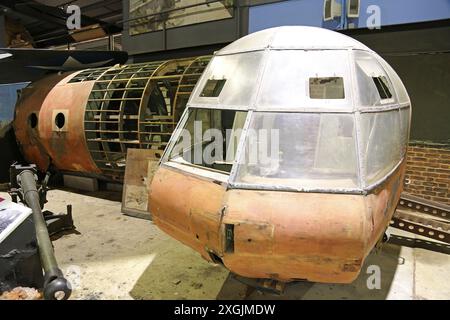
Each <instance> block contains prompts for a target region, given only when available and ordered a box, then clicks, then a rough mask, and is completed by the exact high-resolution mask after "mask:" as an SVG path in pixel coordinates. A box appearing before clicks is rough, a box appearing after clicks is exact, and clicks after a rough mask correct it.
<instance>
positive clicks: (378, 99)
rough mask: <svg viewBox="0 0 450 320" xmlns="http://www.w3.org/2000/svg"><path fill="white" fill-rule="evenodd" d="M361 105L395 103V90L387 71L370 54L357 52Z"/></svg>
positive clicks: (357, 78)
mask: <svg viewBox="0 0 450 320" xmlns="http://www.w3.org/2000/svg"><path fill="white" fill-rule="evenodd" d="M354 54H355V61H356V80H357V85H358V95H359V105H360V106H363V107H371V106H380V105H384V104H387V103H395V102H396V97H395V96H394V89H393V85H392V82H391V79H390V78H389V76H388V74H387V73H386V70H385V69H384V68H383V66H382V65H381V64H380V62H379V61H378V60H377V59H376V58H375V57H374V56H372V54H370V53H369V52H365V51H355V53H354Z"/></svg>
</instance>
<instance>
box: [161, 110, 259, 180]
mask: <svg viewBox="0 0 450 320" xmlns="http://www.w3.org/2000/svg"><path fill="white" fill-rule="evenodd" d="M195 109H206V110H229V111H234V112H246V113H247V115H246V118H245V123H244V127H243V128H242V135H241V137H240V139H239V141H238V143H237V149H236V155H235V159H234V160H233V164H232V166H231V170H230V172H225V171H220V170H217V169H213V168H208V167H204V166H200V165H197V164H194V163H181V162H178V161H174V160H172V159H170V153H171V152H172V150H173V148H174V147H175V145H176V143H177V141H178V139H179V137H180V135H181V132H182V130H183V129H184V128H185V125H186V123H187V121H188V120H189V112H190V110H195ZM251 113H252V111H251V110H245V109H239V110H238V109H235V108H210V107H207V106H205V107H197V106H196V107H189V108H186V109H185V110H184V112H183V115H182V116H181V119H180V121H179V122H178V125H177V128H176V129H175V131H174V133H173V135H172V137H171V139H170V142H169V144H168V145H167V147H166V149H165V150H164V154H163V156H162V157H161V160H160V166H165V167H170V168H172V169H175V170H178V171H181V172H183V173H188V174H191V175H193V176H198V177H201V178H205V179H207V180H212V181H219V182H221V183H222V184H228V183H229V181H230V177H231V176H232V175H233V174H234V171H233V170H235V168H236V164H237V159H238V157H239V155H240V153H239V152H240V151H239V150H240V148H241V145H242V142H243V140H245V136H246V131H247V130H246V128H247V127H248V123H249V121H250V116H251Z"/></svg>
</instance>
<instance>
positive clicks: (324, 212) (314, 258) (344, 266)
mask: <svg viewBox="0 0 450 320" xmlns="http://www.w3.org/2000/svg"><path fill="white" fill-rule="evenodd" d="M404 172H405V163H404V162H403V163H402V164H401V165H400V167H399V168H398V169H397V171H396V172H395V173H394V174H393V175H392V176H391V177H390V178H389V179H387V180H386V181H385V182H384V183H383V185H380V186H379V187H378V188H377V189H375V190H374V191H373V193H371V194H368V195H352V194H326V193H298V192H280V191H261V190H259V191H256V190H239V189H234V190H233V189H232V190H227V188H226V185H220V184H217V182H214V181H209V180H207V179H204V178H199V177H195V176H192V175H187V174H186V173H183V172H181V171H178V170H176V169H174V168H170V167H168V166H162V167H160V169H159V170H158V171H157V173H156V175H155V176H154V178H153V182H152V185H151V190H150V197H149V199H150V200H149V202H150V211H151V213H152V216H153V221H154V222H155V223H156V225H158V227H159V228H161V229H162V230H163V231H165V232H166V233H168V234H169V235H171V236H172V237H174V238H176V239H178V240H180V241H181V242H183V243H184V244H186V245H188V246H190V247H191V248H193V249H194V250H196V251H198V252H199V253H200V254H201V255H202V256H203V257H204V258H205V259H206V260H208V261H214V262H218V261H220V262H223V264H224V265H225V267H226V268H228V269H229V270H230V271H232V272H233V273H236V274H238V275H241V276H244V277H249V278H269V279H276V280H280V281H295V280H300V279H302V280H308V281H314V282H326V283H350V282H352V281H353V280H354V279H355V278H356V277H357V276H358V274H359V273H360V270H361V266H362V264H363V262H364V259H365V258H366V256H367V255H368V254H369V252H370V251H371V250H372V248H373V247H374V246H375V244H376V243H377V242H378V241H379V240H380V238H381V237H382V236H383V233H384V231H385V229H386V228H387V226H388V225H389V222H390V220H391V217H392V215H393V213H394V211H395V207H396V204H397V202H398V200H399V197H400V193H401V191H402V183H401V181H403V178H404ZM167 190H171V191H170V192H167ZM174 195H175V196H174Z"/></svg>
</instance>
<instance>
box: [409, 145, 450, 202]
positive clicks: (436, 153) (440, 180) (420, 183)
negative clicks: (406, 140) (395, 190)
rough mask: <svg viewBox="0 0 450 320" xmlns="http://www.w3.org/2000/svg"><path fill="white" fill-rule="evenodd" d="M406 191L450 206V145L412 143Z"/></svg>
mask: <svg viewBox="0 0 450 320" xmlns="http://www.w3.org/2000/svg"><path fill="white" fill-rule="evenodd" d="M404 191H405V192H407V193H410V194H413V195H416V196H418V197H422V198H424V199H429V200H433V201H438V202H441V203H445V204H449V205H450V144H434V143H426V142H411V143H410V145H409V149H408V157H407V165H406V178H405V187H404Z"/></svg>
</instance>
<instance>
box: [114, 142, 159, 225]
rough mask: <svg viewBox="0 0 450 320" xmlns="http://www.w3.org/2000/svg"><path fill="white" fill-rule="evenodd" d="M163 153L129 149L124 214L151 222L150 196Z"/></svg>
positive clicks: (124, 187)
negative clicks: (152, 182) (154, 176)
mask: <svg viewBox="0 0 450 320" xmlns="http://www.w3.org/2000/svg"><path fill="white" fill-rule="evenodd" d="M162 153H163V151H162V150H151V149H132V148H129V149H128V152H127V162H126V167H125V178H124V185H123V194H122V213H124V214H126V215H129V216H133V217H137V218H142V219H147V220H151V215H150V212H149V206H148V194H149V188H150V184H151V177H153V174H154V173H155V172H156V169H157V168H158V163H159V159H160V158H161V156H162Z"/></svg>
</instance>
